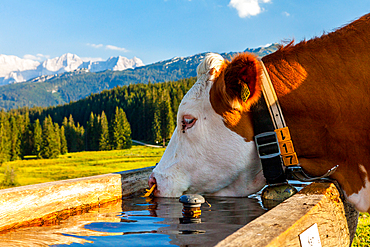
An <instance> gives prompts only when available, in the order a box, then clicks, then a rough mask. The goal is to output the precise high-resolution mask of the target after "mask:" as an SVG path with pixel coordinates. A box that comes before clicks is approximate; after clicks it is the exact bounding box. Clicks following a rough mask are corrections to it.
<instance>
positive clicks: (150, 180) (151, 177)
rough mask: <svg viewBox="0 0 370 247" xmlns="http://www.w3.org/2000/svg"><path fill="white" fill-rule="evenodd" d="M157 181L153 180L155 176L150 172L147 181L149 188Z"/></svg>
mask: <svg viewBox="0 0 370 247" xmlns="http://www.w3.org/2000/svg"><path fill="white" fill-rule="evenodd" d="M156 183H157V180H155V177H154V174H153V173H152V174H150V176H149V181H148V184H149V188H152V186H153V185H155V184H156Z"/></svg>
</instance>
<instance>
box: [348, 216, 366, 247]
mask: <svg viewBox="0 0 370 247" xmlns="http://www.w3.org/2000/svg"><path fill="white" fill-rule="evenodd" d="M368 246H370V214H368V213H360V217H359V219H358V226H357V230H356V235H355V237H354V239H353V243H352V247H368Z"/></svg>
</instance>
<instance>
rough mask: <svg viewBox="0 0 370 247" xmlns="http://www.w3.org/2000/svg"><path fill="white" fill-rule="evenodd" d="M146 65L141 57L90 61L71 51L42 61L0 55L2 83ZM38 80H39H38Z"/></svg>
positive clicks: (0, 77) (0, 82)
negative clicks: (67, 73)
mask: <svg viewBox="0 0 370 247" xmlns="http://www.w3.org/2000/svg"><path fill="white" fill-rule="evenodd" d="M140 66H144V64H143V62H142V61H141V60H140V59H139V58H136V57H134V58H132V59H128V58H125V57H122V56H118V57H110V58H109V59H108V60H106V61H94V62H93V61H88V62H84V61H82V59H81V58H80V57H79V56H77V55H75V54H71V53H66V54H64V55H62V56H60V57H56V58H52V59H47V60H45V61H44V62H42V63H40V62H37V61H33V60H30V59H22V58H19V57H16V56H8V55H0V85H5V84H8V83H18V82H24V81H28V80H31V79H34V78H37V77H45V76H49V75H55V74H61V73H64V72H72V71H75V70H80V69H85V70H88V71H90V72H99V71H105V70H108V69H110V70H125V69H129V68H136V67H140ZM36 81H37V80H36Z"/></svg>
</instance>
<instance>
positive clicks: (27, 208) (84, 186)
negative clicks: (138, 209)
mask: <svg viewBox="0 0 370 247" xmlns="http://www.w3.org/2000/svg"><path fill="white" fill-rule="evenodd" d="M152 169H153V167H149V168H144V169H137V170H132V171H127V172H120V173H112V174H106V175H99V176H93V177H86V178H78V179H70V180H63V181H57V182H50V183H42V184H36V185H29V186H21V187H16V188H11V189H5V190H0V231H4V230H9V229H13V228H18V227H21V226H31V225H44V224H49V223H52V222H55V221H58V220H59V219H61V218H66V217H68V215H70V214H74V213H75V211H86V210H88V209H90V208H92V207H94V206H98V205H100V204H103V203H107V202H111V201H115V200H118V199H121V198H122V197H125V196H128V195H130V194H133V193H136V192H137V191H139V190H140V189H143V188H145V187H147V178H148V177H149V174H150V173H151V171H152Z"/></svg>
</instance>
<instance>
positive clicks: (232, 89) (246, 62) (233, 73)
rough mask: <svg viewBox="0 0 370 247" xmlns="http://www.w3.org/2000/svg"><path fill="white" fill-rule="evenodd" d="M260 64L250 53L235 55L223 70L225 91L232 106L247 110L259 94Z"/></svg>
mask: <svg viewBox="0 0 370 247" xmlns="http://www.w3.org/2000/svg"><path fill="white" fill-rule="evenodd" d="M261 69H262V68H261V65H260V62H259V61H258V59H257V57H256V56H255V55H253V54H250V53H242V54H239V55H237V56H236V57H235V58H234V59H233V60H232V61H231V63H230V64H229V65H228V66H227V67H226V69H225V71H224V83H225V91H226V94H227V95H228V98H229V101H230V103H231V104H232V105H231V106H232V107H233V108H238V106H239V107H242V108H243V109H244V110H249V109H250V107H251V106H252V105H253V104H255V103H256V102H257V101H258V99H259V97H260V95H261V82H260V77H261V71H262V70H261Z"/></svg>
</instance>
